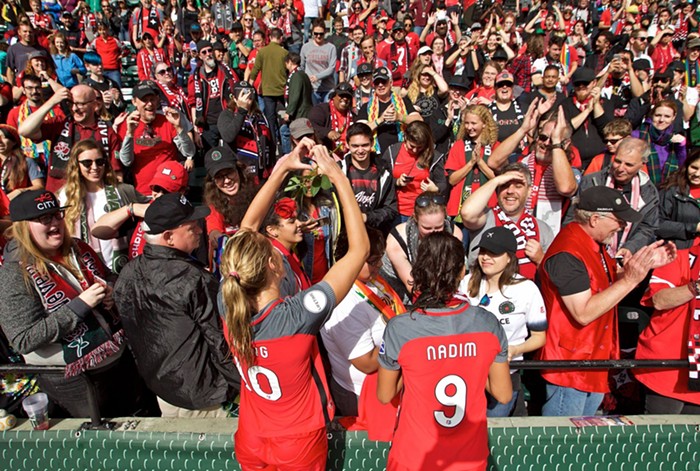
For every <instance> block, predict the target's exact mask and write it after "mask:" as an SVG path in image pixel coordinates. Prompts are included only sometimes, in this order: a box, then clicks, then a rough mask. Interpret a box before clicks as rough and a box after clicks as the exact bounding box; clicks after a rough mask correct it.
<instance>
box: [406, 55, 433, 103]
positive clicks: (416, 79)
mask: <svg viewBox="0 0 700 471" xmlns="http://www.w3.org/2000/svg"><path fill="white" fill-rule="evenodd" d="M416 64H418V65H417V66H416V67H415V68H413V70H412V71H411V84H410V85H409V86H408V92H407V93H406V97H408V99H409V100H411V103H415V102H416V100H417V99H418V95H420V75H421V74H422V73H423V70H424V69H425V68H426V67H427V66H426V65H423V64H421V63H420V62H417V61H416ZM431 80H433V81H434V79H432V78H431ZM434 94H435V85H434V84H432V83H431V84H430V85H429V86H428V88H426V90H425V96H433V95H434Z"/></svg>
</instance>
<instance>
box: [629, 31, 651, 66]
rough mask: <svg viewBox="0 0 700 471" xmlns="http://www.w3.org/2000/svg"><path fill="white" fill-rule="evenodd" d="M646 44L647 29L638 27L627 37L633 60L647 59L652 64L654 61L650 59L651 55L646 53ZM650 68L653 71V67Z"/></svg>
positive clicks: (647, 37)
mask: <svg viewBox="0 0 700 471" xmlns="http://www.w3.org/2000/svg"><path fill="white" fill-rule="evenodd" d="M648 46H649V36H648V35H647V30H645V29H639V30H637V31H635V32H634V33H632V36H631V37H630V39H629V50H630V51H631V52H632V58H633V61H637V60H639V59H646V60H648V61H649V64H653V63H654V62H653V61H652V60H651V56H650V55H649V53H648V50H649V48H648ZM650 68H651V72H654V68H653V67H650Z"/></svg>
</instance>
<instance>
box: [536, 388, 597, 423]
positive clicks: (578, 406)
mask: <svg viewBox="0 0 700 471" xmlns="http://www.w3.org/2000/svg"><path fill="white" fill-rule="evenodd" d="M604 396H605V395H604V394H603V393H591V392H585V391H579V390H578V389H574V388H565V387H563V386H556V385H554V384H550V383H547V400H546V401H545V403H544V406H542V415H543V416H548V417H581V416H591V415H595V413H596V411H597V410H598V407H599V406H600V404H601V403H602V402H603V397H604Z"/></svg>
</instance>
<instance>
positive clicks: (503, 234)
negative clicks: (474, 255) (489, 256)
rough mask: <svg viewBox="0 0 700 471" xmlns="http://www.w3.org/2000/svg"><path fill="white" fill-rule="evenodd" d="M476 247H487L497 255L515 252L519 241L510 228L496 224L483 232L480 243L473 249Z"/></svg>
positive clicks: (474, 248)
mask: <svg viewBox="0 0 700 471" xmlns="http://www.w3.org/2000/svg"><path fill="white" fill-rule="evenodd" d="M476 249H486V250H488V251H489V252H491V253H493V254H496V255H500V254H502V253H506V252H508V253H511V254H514V253H515V252H516V251H517V250H518V241H517V240H516V239H515V235H513V233H512V232H511V231H510V230H508V229H506V228H505V227H503V226H496V227H492V228H491V229H487V230H485V231H484V233H483V234H481V239H480V240H479V243H478V244H477V245H476V247H473V248H472V251H474V250H476Z"/></svg>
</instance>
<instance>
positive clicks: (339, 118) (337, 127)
mask: <svg viewBox="0 0 700 471" xmlns="http://www.w3.org/2000/svg"><path fill="white" fill-rule="evenodd" d="M328 106H329V107H330V111H331V130H332V131H337V132H339V133H340V137H339V138H338V139H337V140H336V141H335V143H334V144H335V148H334V149H333V152H334V153H335V154H336V155H339V156H340V157H341V158H342V157H343V156H344V155H345V153H346V152H347V151H346V145H345V135H346V134H347V131H348V128H349V127H350V125H351V124H352V113H350V112H349V111H348V112H347V113H345V116H343V113H341V112H340V111H338V110H337V109H335V105H334V104H333V100H331V101H330V102H329V103H328Z"/></svg>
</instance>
